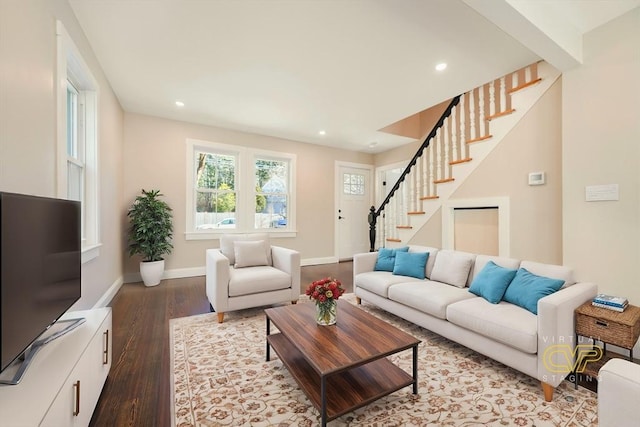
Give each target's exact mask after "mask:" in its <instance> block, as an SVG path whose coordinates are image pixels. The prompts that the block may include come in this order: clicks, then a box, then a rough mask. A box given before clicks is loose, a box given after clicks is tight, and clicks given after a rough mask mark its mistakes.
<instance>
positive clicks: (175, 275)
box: [95, 257, 338, 307]
mask: <svg viewBox="0 0 640 427" xmlns="http://www.w3.org/2000/svg"><path fill="white" fill-rule="evenodd" d="M337 263H338V258H337V257H323V258H306V259H303V260H300V265H301V266H307V265H320V264H337ZM205 275H206V267H205V266H202V267H190V268H176V269H173V270H165V271H164V273H163V274H162V280H165V279H182V278H185V277H199V276H205ZM118 280H120V281H121V282H120V285H122V283H137V282H142V277H140V272H136V273H126V274H125V275H124V277H123V278H119V279H118ZM116 283H117V281H116ZM116 283H114V285H112V286H111V288H109V290H108V291H107V293H111V291H112V288H114V286H115V285H116ZM120 285H118V289H119V287H120ZM115 291H116V292H117V289H116V290H115ZM114 295H115V293H114ZM106 298H107V296H106V293H105V295H103V297H102V298H101V299H100V300H99V303H100V304H102V303H103V300H106ZM111 298H113V295H112V296H111ZM108 301H111V299H109V300H107V302H108ZM98 306H99V305H98V303H96V305H95V307H98Z"/></svg>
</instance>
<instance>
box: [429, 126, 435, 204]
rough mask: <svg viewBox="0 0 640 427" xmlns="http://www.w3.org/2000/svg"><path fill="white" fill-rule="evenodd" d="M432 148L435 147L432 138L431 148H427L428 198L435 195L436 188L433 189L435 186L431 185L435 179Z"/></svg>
mask: <svg viewBox="0 0 640 427" xmlns="http://www.w3.org/2000/svg"><path fill="white" fill-rule="evenodd" d="M434 147H435V138H432V140H431V146H429V195H430V196H435V195H436V191H435V190H436V188H435V184H434V183H433V182H434V181H435V179H436V178H435V176H434V174H433V168H434V157H435V152H434Z"/></svg>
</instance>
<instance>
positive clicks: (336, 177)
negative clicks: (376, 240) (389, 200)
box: [333, 160, 375, 259]
mask: <svg viewBox="0 0 640 427" xmlns="http://www.w3.org/2000/svg"><path fill="white" fill-rule="evenodd" d="M342 167H345V168H354V169H366V170H368V171H369V186H368V190H367V191H369V206H372V205H373V201H374V198H375V195H374V188H373V187H374V186H375V184H374V180H375V177H374V167H373V165H368V164H365V163H353V162H343V161H341V160H336V162H335V165H334V173H333V183H334V186H333V214H334V215H333V255H334V258H336V259H339V255H340V236H339V231H338V228H339V227H338V221H339V219H338V207H339V206H340V197H341V196H342V179H341V177H340V168H342ZM367 240H368V237H367Z"/></svg>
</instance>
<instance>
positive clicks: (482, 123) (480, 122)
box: [478, 86, 487, 138]
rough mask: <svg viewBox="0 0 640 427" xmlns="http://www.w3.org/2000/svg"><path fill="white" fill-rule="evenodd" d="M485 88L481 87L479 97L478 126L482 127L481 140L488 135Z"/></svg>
mask: <svg viewBox="0 0 640 427" xmlns="http://www.w3.org/2000/svg"><path fill="white" fill-rule="evenodd" d="M484 108H485V102H484V86H480V90H479V95H478V115H479V117H478V126H480V138H482V137H483V136H485V135H486V134H487V127H486V126H487V122H486V120H485V118H484Z"/></svg>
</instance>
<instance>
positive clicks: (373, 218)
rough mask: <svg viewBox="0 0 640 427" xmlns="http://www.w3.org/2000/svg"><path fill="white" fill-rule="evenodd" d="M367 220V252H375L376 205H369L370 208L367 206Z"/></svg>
mask: <svg viewBox="0 0 640 427" xmlns="http://www.w3.org/2000/svg"><path fill="white" fill-rule="evenodd" d="M368 221H369V252H375V251H376V248H375V246H376V221H377V217H376V207H375V206H371V208H369V216H368Z"/></svg>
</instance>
